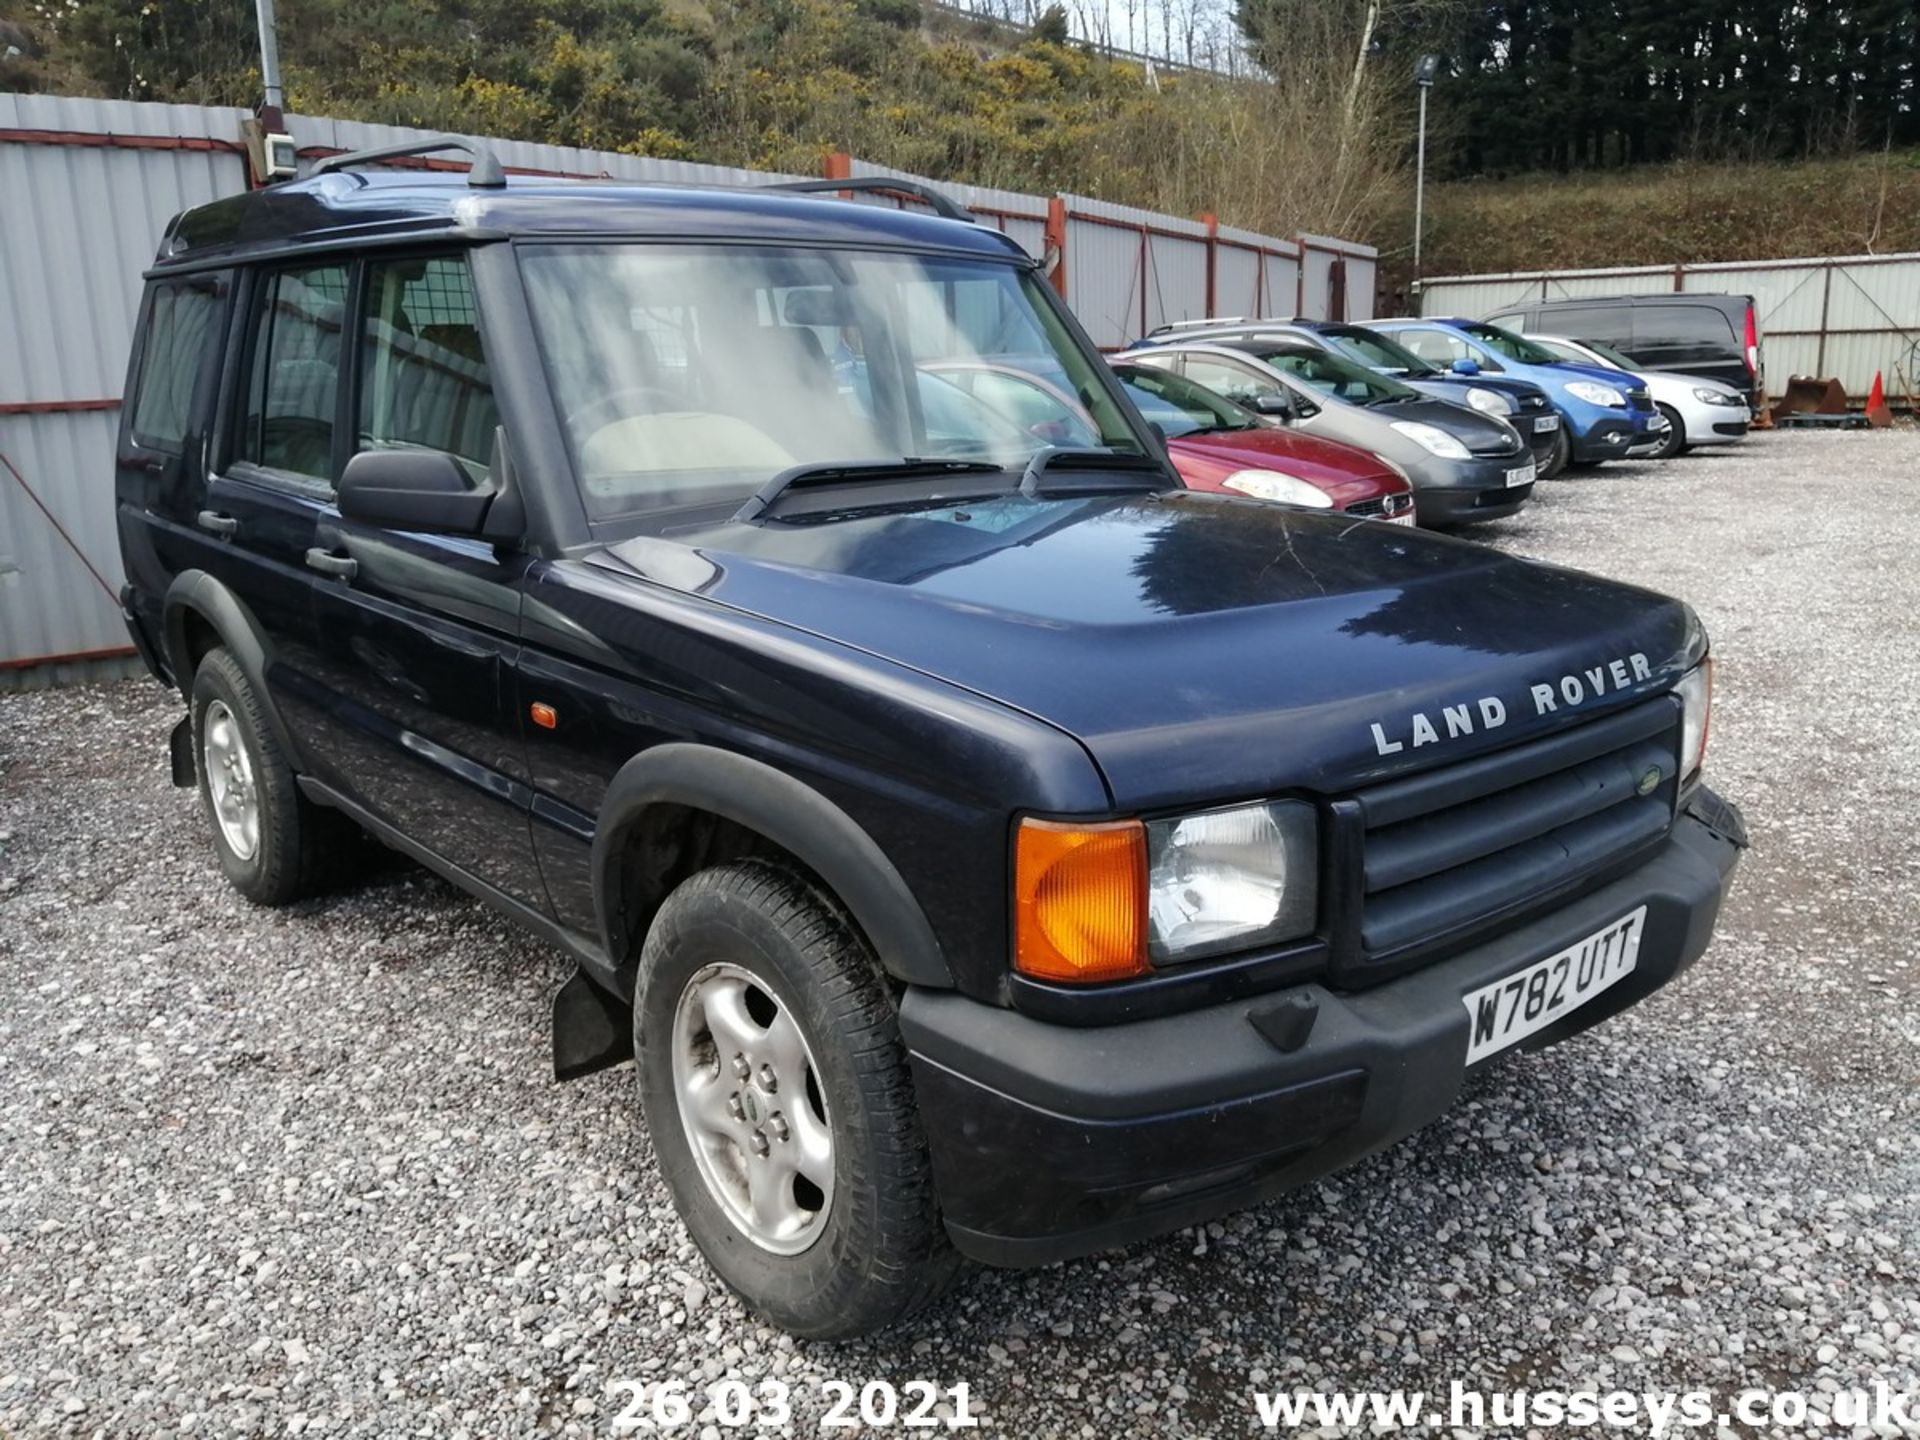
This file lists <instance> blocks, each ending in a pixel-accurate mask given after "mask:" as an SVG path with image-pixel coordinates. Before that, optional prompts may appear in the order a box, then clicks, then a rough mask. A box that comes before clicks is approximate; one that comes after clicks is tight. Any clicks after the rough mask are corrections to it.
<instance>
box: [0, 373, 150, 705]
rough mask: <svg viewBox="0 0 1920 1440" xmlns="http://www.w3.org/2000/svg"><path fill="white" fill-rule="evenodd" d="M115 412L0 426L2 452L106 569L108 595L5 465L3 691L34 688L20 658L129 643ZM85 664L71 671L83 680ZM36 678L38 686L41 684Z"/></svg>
mask: <svg viewBox="0 0 1920 1440" xmlns="http://www.w3.org/2000/svg"><path fill="white" fill-rule="evenodd" d="M119 422H120V417H119V414H118V412H116V411H113V410H97V411H84V412H77V413H76V412H66V413H55V414H37V415H12V416H8V417H6V418H5V419H0V453H3V454H4V455H5V456H6V459H7V460H8V461H9V462H11V464H12V466H13V468H14V469H17V470H18V471H19V472H20V475H21V477H22V478H23V479H24V480H25V481H26V483H27V484H28V485H31V486H32V487H33V490H34V493H35V494H37V495H38V496H39V497H40V501H41V503H42V504H44V505H45V506H46V507H47V509H48V510H50V511H51V512H52V513H53V516H54V518H55V519H57V520H58V521H59V522H60V526H61V527H63V528H64V529H65V530H66V532H67V534H68V535H70V536H71V537H72V539H73V541H74V543H75V544H76V545H78V546H79V548H80V551H81V553H82V554H84V555H85V557H86V560H87V561H88V562H91V564H92V565H93V567H94V569H96V570H98V571H99V572H100V575H101V578H102V579H104V580H105V582H106V585H107V587H108V589H105V590H103V589H102V588H101V585H100V584H99V582H97V581H96V580H95V579H94V577H93V576H92V575H91V574H90V573H89V572H88V570H87V565H86V564H85V563H83V562H82V560H81V559H80V556H78V555H75V554H74V552H73V550H71V549H70V548H69V547H68V545H67V543H66V542H65V541H64V540H62V539H61V537H60V533H59V530H57V529H56V528H55V527H54V524H53V522H52V521H51V520H49V519H48V518H47V516H46V515H45V514H43V513H42V512H41V510H40V509H39V507H38V506H36V505H35V504H34V503H33V501H32V500H31V499H29V498H28V496H27V494H26V492H25V490H24V489H23V488H22V487H21V485H20V483H19V482H18V481H16V480H15V479H14V476H13V474H12V472H11V471H10V470H9V469H8V468H7V467H6V466H5V465H0V689H15V688H19V687H20V686H21V685H22V684H25V683H28V682H27V677H28V675H29V674H30V673H31V672H29V671H24V670H21V669H19V668H17V666H18V663H19V662H21V661H27V660H32V659H35V658H37V657H40V656H45V655H75V654H84V653H87V652H91V651H98V650H109V651H111V650H117V649H119V648H121V647H123V646H125V645H126V644H127V632H126V628H125V627H124V626H123V625H122V624H121V621H120V610H119V606H118V604H117V603H116V602H115V600H114V599H113V597H112V594H110V593H109V591H112V592H117V591H118V589H119V586H120V545H119V541H118V539H117V538H116V536H115V533H114V511H113V440H114V434H115V432H116V431H117V430H118V428H119ZM84 668H85V667H81V666H74V667H70V673H71V674H73V675H74V676H75V678H77V676H78V674H79V673H80V672H81V671H82V670H83V669H84ZM47 678H48V677H45V676H39V677H37V679H36V680H35V682H34V683H45V682H46V680H47Z"/></svg>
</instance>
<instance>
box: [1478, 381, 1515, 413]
mask: <svg viewBox="0 0 1920 1440" xmlns="http://www.w3.org/2000/svg"><path fill="white" fill-rule="evenodd" d="M1467 404H1469V405H1471V406H1472V407H1473V408H1474V409H1476V410H1479V411H1481V412H1482V413H1484V414H1487V415H1511V414H1512V413H1513V406H1511V405H1509V404H1508V403H1507V397H1506V396H1504V395H1502V394H1501V393H1500V392H1499V391H1498V390H1488V389H1486V388H1485V387H1484V386H1480V385H1469V386H1468V387H1467Z"/></svg>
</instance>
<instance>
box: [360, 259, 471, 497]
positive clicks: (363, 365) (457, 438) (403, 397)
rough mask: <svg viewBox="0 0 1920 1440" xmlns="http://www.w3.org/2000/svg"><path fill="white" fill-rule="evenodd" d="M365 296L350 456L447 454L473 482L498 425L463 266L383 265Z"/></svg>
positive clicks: (372, 272) (372, 270)
mask: <svg viewBox="0 0 1920 1440" xmlns="http://www.w3.org/2000/svg"><path fill="white" fill-rule="evenodd" d="M366 294H367V324H366V329H365V332H364V334H363V338H362V340H361V352H360V357H361V358H360V409H359V415H360V434H359V436H358V443H357V447H356V448H357V449H360V450H444V451H445V452H447V453H448V454H449V455H452V456H454V457H455V458H456V459H458V460H460V461H462V462H463V463H464V464H465V466H466V468H467V472H468V474H469V475H470V476H471V477H472V478H473V479H474V480H475V482H476V483H477V482H478V481H480V480H481V479H483V478H485V476H486V473H487V466H488V463H489V461H490V459H491V456H492V451H493V432H494V427H495V426H496V425H498V424H499V420H500V417H499V412H498V411H497V410H496V409H495V408H494V402H493V383H492V380H491V378H490V377H489V375H488V373H487V357H486V354H485V351H484V350H483V349H482V347H481V343H480V323H479V316H478V314H477V312H476V310H475V307H474V300H473V280H472V277H471V276H470V275H469V273H468V271H467V262H466V260H465V258H464V257H462V256H458V255H435V256H428V257H410V258H407V259H403V260H385V261H380V262H378V263H376V264H374V265H371V266H369V267H368V270H367V290H366Z"/></svg>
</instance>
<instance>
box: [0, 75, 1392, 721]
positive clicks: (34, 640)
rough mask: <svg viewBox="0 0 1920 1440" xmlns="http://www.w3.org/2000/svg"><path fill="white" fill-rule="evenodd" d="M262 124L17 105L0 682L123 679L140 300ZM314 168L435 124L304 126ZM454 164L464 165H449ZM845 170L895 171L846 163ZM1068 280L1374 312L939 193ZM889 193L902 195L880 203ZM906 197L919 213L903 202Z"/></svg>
mask: <svg viewBox="0 0 1920 1440" xmlns="http://www.w3.org/2000/svg"><path fill="white" fill-rule="evenodd" d="M245 118H246V112H245V111H243V110H238V109H216V108H206V107H200V106H191V105H153V104H138V103H133V102H129V101H120V100H91V99H76V98H71V97H61V96H43V95H13V94H0V690H6V689H13V688H19V687H21V686H26V685H35V686H37V685H44V684H53V683H59V682H61V681H64V680H70V679H75V678H80V677H83V676H89V675H98V674H100V673H102V672H103V671H111V670H113V669H116V668H122V669H124V668H127V665H128V662H127V660H126V657H127V656H128V655H130V653H131V652H130V651H129V650H128V649H127V645H126V632H125V631H124V629H123V628H122V627H121V624H120V619H119V614H118V607H117V601H116V600H115V592H116V591H117V589H118V587H119V584H120V564H119V544H118V540H117V538H116V536H115V533H114V516H113V493H112V475H113V442H114V435H115V432H116V430H117V428H118V424H119V415H118V409H119V404H120V390H121V385H122V383H123V380H124V377H125V369H126V359H127V351H128V347H129V344H130V342H131V339H132V328H133V319H134V314H135V311H136V309H137V306H138V302H139V296H140V286H141V282H140V275H141V272H142V271H144V270H145V269H146V268H147V266H148V265H150V264H151V263H152V260H153V255H154V248H155V246H156V245H157V244H158V243H159V239H160V234H161V232H162V230H163V229H164V228H165V226H166V223H167V221H168V220H169V219H170V218H172V216H173V215H175V214H176V213H177V212H179V211H181V210H184V209H187V208H188V207H190V206H194V205H203V204H205V203H207V202H208V201H210V200H215V199H218V198H220V197H221V196H224V195H233V194H238V193H239V192H241V191H243V190H245V189H247V188H248V186H249V178H248V168H247V159H246V154H245V149H244V146H243V145H242V143H241V140H240V135H241V129H240V127H241V122H242V121H243V120H244V119H245ZM288 125H289V127H290V128H291V131H292V134H293V138H294V144H295V146H296V148H297V149H298V151H299V154H300V158H301V162H302V169H303V170H304V169H305V168H307V167H309V166H311V165H312V164H313V163H314V162H315V161H317V160H319V159H321V158H322V157H324V156H327V155H333V154H338V153H339V152H341V151H343V150H360V149H368V148H371V147H373V146H377V145H390V144H397V143H399V142H402V141H406V140H411V139H426V138H429V137H430V136H431V135H433V134H435V133H438V132H430V131H424V130H408V129H403V128H398V127H395V126H388V125H368V124H363V123H360V122H358V121H350V120H331V119H326V118H323V117H316V116H304V115H294V116H289V117H288ZM487 143H488V144H489V145H491V146H492V147H493V149H494V152H495V153H496V154H497V155H498V156H499V158H500V162H501V164H502V165H504V166H506V168H507V169H508V170H509V171H518V172H522V173H530V174H544V175H554V176H577V177H582V178H597V177H603V176H604V177H609V178H612V179H617V180H633V181H660V182H670V183H679V184H718V185H757V184H767V183H770V182H773V181H777V180H783V179H800V178H816V177H800V176H786V175H775V174H770V173H767V172H762V171H751V170H735V169H730V168H728V167H726V166H721V165H695V164H689V163H687V162H684V161H677V160H657V159H652V158H649V157H646V156H638V155H622V154H618V153H615V152H612V151H598V150H592V151H590V150H575V149H570V148H567V147H563V146H557V145H534V144H529V143H526V142H523V141H514V140H489V141H488V142H487ZM450 168H460V167H459V166H455V165H450ZM823 174H824V175H825V176H827V177H828V178H843V177H847V176H852V175H883V176H884V175H889V174H891V175H895V176H896V177H897V178H917V177H910V176H906V175H904V174H903V173H902V172H894V171H887V170H884V169H882V168H881V167H878V166H872V165H867V164H864V163H862V162H860V161H857V160H853V159H851V158H849V157H847V156H844V155H833V156H828V157H826V161H825V167H824V170H823ZM941 189H943V190H944V191H945V192H947V193H948V194H950V195H952V196H953V197H954V198H955V199H956V200H958V201H959V202H960V203H961V204H963V205H966V206H967V207H969V208H970V209H972V210H973V211H974V213H975V214H976V215H977V216H979V217H980V219H981V220H982V221H983V222H984V223H988V224H992V225H996V226H998V227H999V228H1000V229H1001V230H1003V231H1005V232H1006V233H1007V234H1008V235H1010V236H1012V237H1013V239H1014V240H1015V241H1016V242H1018V243H1019V244H1020V245H1021V246H1022V247H1023V248H1025V249H1026V250H1027V251H1028V252H1029V253H1030V254H1032V255H1034V256H1035V257H1036V258H1047V257H1048V256H1050V255H1051V256H1052V257H1053V264H1052V270H1051V273H1052V275H1053V278H1054V281H1055V283H1056V285H1059V286H1060V287H1061V291H1062V293H1063V294H1064V295H1065V296H1066V297H1067V299H1068V302H1069V303H1070V304H1071V305H1072V306H1073V307H1074V309H1075V310H1076V312H1077V313H1078V314H1079V315H1080V317H1081V319H1082V321H1083V322H1084V323H1085V324H1086V326H1087V328H1088V330H1089V331H1090V332H1092V334H1093V337H1094V339H1095V340H1096V341H1097V342H1098V343H1099V344H1101V345H1103V346H1108V347H1116V346H1120V345H1124V344H1126V343H1127V342H1128V341H1130V340H1132V339H1134V338H1135V337H1136V336H1138V335H1140V334H1142V333H1144V332H1145V331H1147V330H1149V329H1151V328H1152V327H1154V326H1155V325H1159V324H1162V323H1164V322H1165V321H1169V320H1182V319H1194V318H1199V317H1203V316H1206V315H1214V314H1248V315H1259V314H1270V315H1290V314H1306V315H1316V316H1347V317H1350V318H1365V317H1367V316H1368V315H1370V314H1371V313H1372V308H1371V307H1372V300H1373V293H1374V282H1373V271H1374V252H1373V251H1372V250H1371V249H1369V248H1367V247H1365V246H1360V245H1353V244H1350V243H1348V242H1344V241H1333V240H1326V239H1322V238H1318V237H1301V238H1300V239H1298V240H1283V239H1277V238H1274V237H1271V236H1263V235H1255V234H1252V233H1250V232H1247V231H1239V230H1233V229H1230V228H1228V227H1225V226H1220V225H1217V224H1215V223H1214V221H1213V219H1212V217H1210V216H1209V217H1203V218H1202V219H1200V220H1185V219H1180V218H1176V217H1174V216H1169V215H1158V214H1155V213H1153V212H1151V211H1146V210H1134V209H1130V208H1128V207H1126V206H1121V205H1113V204H1110V203H1108V202H1106V201H1102V200H1091V199H1087V198H1084V197H1081V196H1073V195H1025V194H1020V193H1017V192H1013V191H1005V190H992V189H986V188H983V187H979V186H971V185H952V184H944V183H943V184H942V185H941ZM881 203H886V202H884V201H883V202H881ZM892 203H897V204H911V203H913V202H912V201H910V200H908V199H906V198H905V197H896V198H895V199H894V200H893V201H892Z"/></svg>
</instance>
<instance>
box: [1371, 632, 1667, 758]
mask: <svg viewBox="0 0 1920 1440" xmlns="http://www.w3.org/2000/svg"><path fill="white" fill-rule="evenodd" d="M1652 678H1653V666H1652V665H1650V664H1648V663H1647V657H1646V656H1645V655H1644V654H1642V653H1641V652H1639V651H1638V650H1636V651H1634V653H1633V654H1631V655H1626V656H1622V657H1621V658H1619V659H1617V660H1607V661H1603V662H1601V663H1600V664H1598V665H1595V666H1593V667H1592V668H1591V669H1586V670H1575V671H1573V672H1572V673H1570V674H1567V675H1562V676H1560V677H1559V678H1557V679H1554V680H1543V681H1540V682H1539V683H1538V684H1535V685H1533V686H1531V687H1529V689H1528V691H1527V703H1528V704H1530V705H1531V706H1532V707H1533V713H1534V714H1535V715H1550V714H1552V713H1553V712H1554V711H1556V710H1560V709H1570V708H1572V707H1573V706H1576V705H1580V704H1583V703H1585V702H1586V701H1587V700H1590V699H1598V698H1599V697H1600V696H1602V695H1607V694H1612V693H1614V692H1615V691H1620V690H1625V689H1627V688H1629V687H1630V686H1633V685H1636V684H1638V683H1640V682H1641V681H1642V680H1650V679H1652ZM1506 723H1507V706H1506V702H1505V701H1503V700H1501V698H1500V697H1499V696H1498V695H1485V696H1482V697H1481V698H1480V699H1478V700H1467V701H1463V702H1461V703H1460V704H1458V705H1443V706H1441V707H1440V712H1439V715H1438V716H1437V717H1436V716H1433V715H1429V714H1427V713H1426V712H1425V711H1424V710H1416V711H1414V712H1413V714H1411V715H1410V716H1408V717H1407V720H1406V722H1405V723H1404V725H1403V726H1399V727H1396V733H1397V735H1398V737H1399V738H1396V737H1395V736H1390V735H1388V734H1387V727H1386V725H1385V724H1384V723H1383V722H1381V721H1378V720H1376V721H1374V722H1373V724H1372V725H1371V726H1370V727H1369V728H1370V729H1371V730H1372V732H1373V748H1374V749H1375V750H1377V751H1379V752H1380V754H1382V755H1394V754H1397V753H1399V752H1400V751H1402V750H1405V749H1407V748H1408V747H1409V746H1411V747H1412V748H1413V749H1415V750H1418V749H1420V748H1421V747H1422V746H1425V745H1438V744H1439V743H1440V742H1441V741H1443V740H1457V739H1459V738H1460V737H1461V736H1463V735H1472V734H1475V733H1476V732H1479V733H1484V732H1486V731H1488V730H1497V729H1499V728H1500V727H1501V726H1502V725H1504V724H1506Z"/></svg>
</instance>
